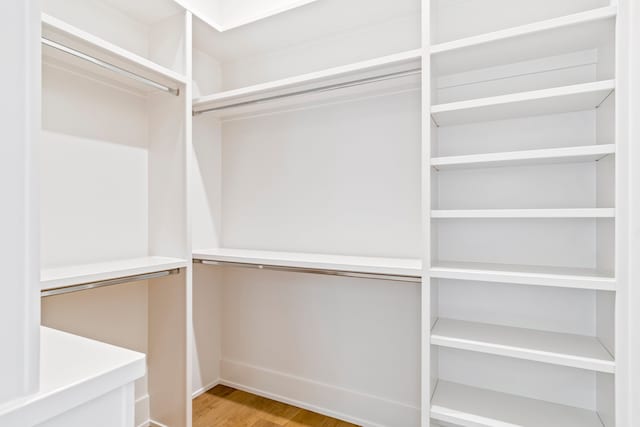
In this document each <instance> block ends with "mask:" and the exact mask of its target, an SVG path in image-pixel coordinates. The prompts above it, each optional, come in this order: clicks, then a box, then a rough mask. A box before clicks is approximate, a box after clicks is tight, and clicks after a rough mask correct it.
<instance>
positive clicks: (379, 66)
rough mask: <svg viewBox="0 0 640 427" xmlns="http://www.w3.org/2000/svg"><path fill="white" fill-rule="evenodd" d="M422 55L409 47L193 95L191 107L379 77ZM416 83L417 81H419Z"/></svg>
mask: <svg viewBox="0 0 640 427" xmlns="http://www.w3.org/2000/svg"><path fill="white" fill-rule="evenodd" d="M421 57H422V51H421V50H412V51H408V52H403V53H398V54H395V55H389V56H385V57H382V58H376V59H373V60H369V61H362V62H357V63H354V64H350V65H345V66H341V67H335V68H330V69H327V70H323V71H317V72H313V73H308V74H303V75H299V76H295V77H290V78H286V79H281V80H276V81H272V82H267V83H261V84H257V85H253V86H248V87H244V88H240V89H234V90H229V91H225V92H220V93H215V94H211V95H207V96H203V97H200V98H196V99H194V100H193V109H194V111H202V110H207V109H211V108H227V107H229V106H231V105H235V104H238V103H244V102H250V101H254V100H257V99H264V98H269V97H273V96H281V95H286V94H291V93H294V92H299V91H307V90H311V89H315V88H319V87H324V86H326V85H333V84H340V83H344V82H350V81H354V80H359V79H363V78H370V77H378V76H382V75H385V74H389V73H395V72H404V71H409V70H414V69H419V68H420V66H421ZM411 81H412V82H413V83H412V86H416V87H417V86H418V85H419V82H420V79H419V76H415V77H413V78H412V79H411ZM389 82H391V83H389ZM415 83H418V85H416V84H415ZM387 84H393V83H392V81H391V80H389V81H387ZM365 86H366V85H365ZM324 96H326V95H324ZM263 108H264V107H263ZM231 111H232V112H234V113H235V112H237V111H238V108H234V109H233V110H231ZM228 113H229V112H228V111H227V112H225V113H222V112H218V114H219V115H223V114H228Z"/></svg>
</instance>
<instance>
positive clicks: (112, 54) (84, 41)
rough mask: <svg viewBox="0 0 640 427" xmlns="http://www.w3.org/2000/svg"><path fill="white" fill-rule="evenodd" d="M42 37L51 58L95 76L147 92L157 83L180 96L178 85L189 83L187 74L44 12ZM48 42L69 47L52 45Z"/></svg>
mask: <svg viewBox="0 0 640 427" xmlns="http://www.w3.org/2000/svg"><path fill="white" fill-rule="evenodd" d="M42 37H43V43H45V49H43V52H44V54H45V56H46V57H47V58H48V60H53V61H56V62H64V63H72V64H73V65H74V66H75V67H80V68H82V69H85V68H86V69H87V70H88V71H89V72H90V73H91V74H93V75H101V76H104V77H107V78H110V79H114V80H116V81H117V82H119V83H121V84H123V85H126V86H129V87H132V88H135V89H139V90H141V91H148V90H149V88H150V86H154V87H155V88H156V89H160V90H163V91H166V92H169V93H172V94H174V95H177V94H179V89H178V87H179V86H180V85H184V84H186V82H187V79H186V77H185V76H183V75H181V74H179V73H176V72H175V71H173V70H170V69H168V68H165V67H163V66H161V65H159V64H156V63H155V62H153V61H150V60H149V59H147V58H144V57H142V56H140V55H138V54H135V53H133V52H130V51H128V50H126V49H123V48H121V47H119V46H116V45H114V44H112V43H110V42H108V41H106V40H103V39H101V38H99V37H96V36H94V35H92V34H89V33H87V32H85V31H83V30H81V29H79V28H76V27H74V26H72V25H69V24H67V23H66V22H64V21H61V20H60V19H57V18H54V17H53V16H49V15H47V14H44V13H43V14H42ZM48 41H50V42H53V44H54V45H60V46H62V48H66V49H68V50H64V49H61V48H60V47H55V48H54V47H51V45H50V44H49V43H48ZM70 51H75V52H78V53H79V54H80V55H86V56H87V57H88V58H82V59H77V57H76V59H74V55H70V54H69V53H70ZM91 62H93V63H91ZM102 63H106V64H107V65H106V66H105V65H103V64H102Z"/></svg>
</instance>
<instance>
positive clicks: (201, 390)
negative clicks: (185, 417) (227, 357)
mask: <svg viewBox="0 0 640 427" xmlns="http://www.w3.org/2000/svg"><path fill="white" fill-rule="evenodd" d="M217 385H220V380H215V381H214V382H212V383H209V384H207V385H205V386H204V387H201V388H199V389H198V390H196V391H194V392H193V394H192V395H191V398H192V399H195V398H196V397H198V396H200V395H201V394H205V393H206V392H208V391H209V390H211V389H212V388H214V387H215V386H217Z"/></svg>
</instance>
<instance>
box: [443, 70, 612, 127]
mask: <svg viewBox="0 0 640 427" xmlns="http://www.w3.org/2000/svg"><path fill="white" fill-rule="evenodd" d="M614 89H615V80H603V81H597V82H591V83H583V84H577V85H570V86H561V87H554V88H550V89H542V90H534V91H529V92H519V93H513V94H509V95H500V96H492V97H489V98H480V99H472V100H468V101H459V102H451V103H447V104H438V105H433V106H432V107H431V115H432V116H433V119H434V120H435V122H436V123H437V124H438V126H450V125H457V124H464V123H473V122H480V121H491V120H499V119H508V118H514V117H527V116H537V115H544V114H556V113H563V112H572V111H584V110H590V109H594V108H596V107H597V106H599V105H600V104H601V103H602V102H603V101H604V100H605V99H606V98H607V97H608V96H609V95H610V94H611V92H613V90H614Z"/></svg>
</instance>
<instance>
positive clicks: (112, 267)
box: [40, 256, 187, 290]
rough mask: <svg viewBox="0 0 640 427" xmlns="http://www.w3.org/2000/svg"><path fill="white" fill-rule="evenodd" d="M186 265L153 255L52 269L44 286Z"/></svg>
mask: <svg viewBox="0 0 640 427" xmlns="http://www.w3.org/2000/svg"><path fill="white" fill-rule="evenodd" d="M186 266H187V262H186V261H185V260H183V259H179V258H167V257H158V256H153V257H142V258H131V259H124V260H119V261H110V262H102V263H96V264H81V265H71V266H66V267H59V268H49V269H45V270H42V271H41V273H40V286H41V289H42V290H49V289H57V288H63V287H66V286H75V285H82V284H86V283H94V282H101V281H105V280H113V279H121V278H126V277H131V276H139V275H141V274H151V273H157V272H161V271H169V270H174V269H177V268H184V267H186Z"/></svg>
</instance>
